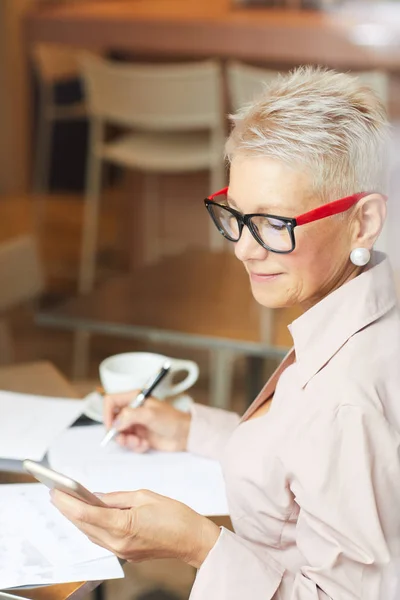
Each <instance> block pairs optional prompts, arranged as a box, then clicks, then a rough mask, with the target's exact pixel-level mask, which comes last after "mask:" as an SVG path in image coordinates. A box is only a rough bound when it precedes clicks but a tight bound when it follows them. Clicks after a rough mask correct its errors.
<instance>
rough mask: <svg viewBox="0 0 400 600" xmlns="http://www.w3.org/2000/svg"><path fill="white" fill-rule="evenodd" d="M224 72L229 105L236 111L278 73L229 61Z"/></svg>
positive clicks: (251, 99)
mask: <svg viewBox="0 0 400 600" xmlns="http://www.w3.org/2000/svg"><path fill="white" fill-rule="evenodd" d="M226 74H227V83H228V93H229V100H230V107H231V109H232V110H233V111H234V112H236V111H237V110H239V109H240V108H242V107H243V106H245V105H246V104H248V103H250V102H252V101H253V100H254V99H255V98H256V97H257V96H258V95H259V94H261V92H262V90H263V87H264V86H265V84H266V83H268V82H270V81H271V80H272V79H274V78H275V77H276V76H277V74H278V73H277V71H273V70H270V69H262V68H260V67H252V66H249V65H244V64H242V63H240V62H237V61H231V62H229V63H228V65H227V71H226Z"/></svg>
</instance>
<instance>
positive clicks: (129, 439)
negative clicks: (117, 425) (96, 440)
mask: <svg viewBox="0 0 400 600" xmlns="http://www.w3.org/2000/svg"><path fill="white" fill-rule="evenodd" d="M115 441H116V442H117V443H118V444H119V445H120V446H122V447H123V448H128V449H129V450H132V451H133V452H139V453H142V452H147V450H149V448H150V444H149V441H148V440H147V439H146V438H145V437H143V436H141V435H138V432H137V433H136V432H135V433H120V434H119V435H118V436H117V437H116V438H115Z"/></svg>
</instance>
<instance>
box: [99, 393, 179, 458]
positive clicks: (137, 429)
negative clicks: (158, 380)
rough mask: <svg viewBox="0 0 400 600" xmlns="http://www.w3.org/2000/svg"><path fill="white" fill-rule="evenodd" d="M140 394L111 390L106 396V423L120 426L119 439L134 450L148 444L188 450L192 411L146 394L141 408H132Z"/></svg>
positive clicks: (164, 448) (148, 445)
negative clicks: (186, 411)
mask: <svg viewBox="0 0 400 600" xmlns="http://www.w3.org/2000/svg"><path fill="white" fill-rule="evenodd" d="M137 394H138V392H127V393H124V394H112V395H110V396H106V397H105V399H104V423H105V426H106V427H107V429H110V428H111V426H112V425H114V426H115V427H117V429H118V430H119V432H120V433H119V435H118V436H117V437H116V438H115V439H116V441H117V442H118V443H119V444H121V446H125V447H126V448H130V449H131V450H134V451H135V452H146V450H149V448H153V449H154V450H163V451H164V452H182V451H184V450H186V446H187V439H188V435H189V428H190V421H191V415H190V414H189V413H184V412H182V411H180V410H177V409H176V408H174V407H173V406H171V405H170V404H168V402H162V401H161V400H156V399H155V398H147V400H146V402H145V403H144V405H143V406H141V407H139V408H130V407H129V403H130V402H131V400H132V398H135V396H136V395H137ZM115 419H116V421H115Z"/></svg>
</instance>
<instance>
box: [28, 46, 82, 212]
mask: <svg viewBox="0 0 400 600" xmlns="http://www.w3.org/2000/svg"><path fill="white" fill-rule="evenodd" d="M78 56H79V51H78V50H74V49H71V48H69V47H67V46H59V45H56V44H37V45H35V46H34V48H33V50H32V60H33V66H34V71H35V74H36V77H37V81H38V91H39V106H38V125H37V136H36V148H35V164H34V174H33V186H34V190H35V191H36V192H40V193H45V192H47V190H48V186H49V174H50V166H51V165H50V160H51V141H52V140H51V138H52V132H53V125H54V122H55V121H57V120H63V121H71V120H76V119H82V118H85V115H86V109H85V103H84V102H82V101H79V102H73V103H70V104H58V103H56V100H55V86H56V84H59V83H62V82H67V81H71V80H74V79H78V78H79V77H80V72H79V63H78ZM43 202H44V200H43ZM40 211H41V214H40V217H41V218H43V214H42V213H43V212H44V206H41V207H40Z"/></svg>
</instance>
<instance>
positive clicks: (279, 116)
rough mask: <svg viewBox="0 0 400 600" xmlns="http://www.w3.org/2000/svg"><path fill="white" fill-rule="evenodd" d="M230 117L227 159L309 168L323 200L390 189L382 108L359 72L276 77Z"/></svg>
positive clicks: (303, 70)
mask: <svg viewBox="0 0 400 600" xmlns="http://www.w3.org/2000/svg"><path fill="white" fill-rule="evenodd" d="M231 119H232V122H233V129H232V131H231V134H230V136H229V138H228V140H227V143H226V156H227V158H228V160H229V161H232V160H233V159H234V158H235V157H236V156H266V157H269V158H272V159H276V160H279V161H283V162H284V163H286V164H288V165H290V166H293V167H294V168H296V167H300V168H306V169H308V171H309V173H310V176H311V181H312V192H313V193H316V194H318V195H320V197H321V200H322V201H329V200H332V199H335V198H336V197H337V198H339V197H342V196H346V195H349V194H353V193H356V192H368V191H371V192H372V191H377V192H384V191H385V189H386V175H385V169H384V164H385V159H386V144H387V140H388V130H389V126H388V120H387V116H386V111H385V107H384V106H383V103H382V102H381V100H380V99H379V98H378V96H377V94H376V93H375V92H374V91H373V90H372V89H370V88H369V87H367V86H365V85H363V84H362V83H361V82H360V81H359V79H358V78H357V77H353V76H351V75H348V74H345V73H337V72H336V71H332V70H328V69H323V68H319V67H300V68H298V69H295V70H294V71H292V72H291V73H289V74H287V75H278V76H277V77H276V79H274V80H273V81H272V82H271V83H269V84H268V85H266V86H265V89H264V91H263V92H262V94H261V95H260V96H258V97H257V98H256V99H255V100H254V101H253V102H252V103H251V104H249V105H247V106H245V107H244V108H242V109H241V110H240V111H239V112H238V113H237V114H236V115H233V116H231Z"/></svg>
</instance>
